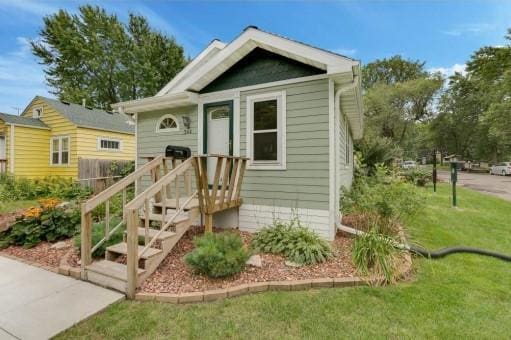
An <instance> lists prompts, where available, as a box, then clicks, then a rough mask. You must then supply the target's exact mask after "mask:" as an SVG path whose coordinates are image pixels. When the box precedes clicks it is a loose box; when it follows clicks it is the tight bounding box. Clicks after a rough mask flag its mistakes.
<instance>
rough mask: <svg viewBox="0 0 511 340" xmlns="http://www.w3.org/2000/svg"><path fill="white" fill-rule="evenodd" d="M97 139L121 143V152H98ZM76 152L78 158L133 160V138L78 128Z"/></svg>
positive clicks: (128, 135)
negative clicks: (104, 138)
mask: <svg viewBox="0 0 511 340" xmlns="http://www.w3.org/2000/svg"><path fill="white" fill-rule="evenodd" d="M99 137H106V138H111V139H115V140H120V141H122V151H101V150H98V138H99ZM76 152H77V155H78V158H91V159H110V160H135V136H134V135H130V134H125V133H118V132H108V131H99V130H94V129H86V128H78V130H77V144H76Z"/></svg>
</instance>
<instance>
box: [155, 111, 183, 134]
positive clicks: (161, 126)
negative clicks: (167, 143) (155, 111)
mask: <svg viewBox="0 0 511 340" xmlns="http://www.w3.org/2000/svg"><path fill="white" fill-rule="evenodd" d="M169 131H179V125H178V123H177V118H176V117H175V116H174V115H171V114H167V115H164V116H163V117H161V118H160V120H159V121H158V124H157V125H156V132H169Z"/></svg>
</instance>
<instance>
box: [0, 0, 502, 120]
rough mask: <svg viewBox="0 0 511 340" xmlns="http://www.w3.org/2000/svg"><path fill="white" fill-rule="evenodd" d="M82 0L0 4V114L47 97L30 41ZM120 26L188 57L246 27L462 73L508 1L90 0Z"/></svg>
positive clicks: (490, 37) (495, 38)
mask: <svg viewBox="0 0 511 340" xmlns="http://www.w3.org/2000/svg"><path fill="white" fill-rule="evenodd" d="M85 3H86V2H84V1H72V0H69V1H42V0H0V22H1V23H2V24H1V25H0V112H5V113H16V112H17V110H18V109H17V108H24V107H25V106H26V105H27V104H28V102H29V101H30V99H32V97H33V96H35V95H37V94H39V95H48V90H49V89H48V88H47V87H46V85H45V81H44V73H43V69H42V67H41V66H40V65H38V64H37V61H36V59H35V58H34V57H33V56H32V55H31V53H30V49H29V46H28V42H29V41H30V40H31V39H35V38H37V35H38V31H39V30H40V28H41V26H42V18H43V16H44V15H47V14H51V13H54V12H55V11H56V10H58V9H59V8H65V9H67V10H69V11H71V12H76V11H77V8H78V6H79V5H80V4H85ZM88 3H91V4H101V5H102V6H103V7H105V8H106V9H107V10H108V11H111V12H114V13H116V14H117V15H118V16H119V18H121V20H125V19H126V18H127V14H128V12H129V11H132V12H135V13H138V14H142V15H145V16H146V17H148V18H149V22H150V23H151V24H152V25H153V27H155V28H157V29H159V30H161V31H163V32H165V33H167V34H170V35H174V36H175V37H176V40H177V41H178V42H179V43H181V44H182V45H183V46H184V47H185V51H186V53H187V55H189V56H191V57H193V56H195V55H196V54H197V53H198V52H200V51H201V49H202V48H204V47H205V46H206V45H207V44H208V43H209V42H210V41H211V40H212V39H213V38H219V39H221V40H222V41H226V42H228V41H230V40H232V39H233V38H234V37H235V36H236V35H237V34H239V32H240V31H241V30H242V29H243V28H244V27H246V26H247V25H256V26H259V27H260V28H261V29H264V30H268V31H272V32H276V33H279V34H282V35H285V36H289V37H292V38H294V39H297V40H300V41H303V42H306V43H309V44H312V45H315V46H318V47H322V48H326V49H329V50H332V51H336V52H339V53H342V54H345V55H348V56H351V57H353V58H355V59H359V60H361V61H362V62H363V63H368V62H370V61H372V60H374V59H376V58H384V57H388V56H392V55H394V54H401V55H403V56H404V57H406V58H411V59H419V60H423V61H426V62H427V64H426V65H427V68H428V69H434V70H439V71H442V72H444V73H445V74H450V73H452V71H453V70H462V69H463V65H464V63H465V62H466V60H467V59H468V58H469V56H470V54H471V53H472V52H473V51H475V50H476V49H478V48H479V47H481V46H484V45H503V44H505V40H504V35H505V33H506V29H507V28H508V27H511V1H504V0H502V1H497V0H495V1H491V0H487V1H470V0H468V1H299V2H293V1H281V2H271V1H260V2H256V1H245V2H234V1H223V2H214V1H202V2H198V1H179V2H174V1H120V0H117V1H89V2H88Z"/></svg>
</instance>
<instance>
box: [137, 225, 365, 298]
mask: <svg viewBox="0 0 511 340" xmlns="http://www.w3.org/2000/svg"><path fill="white" fill-rule="evenodd" d="M202 231H203V228H200V227H191V228H190V230H188V232H187V233H186V234H185V235H184V236H183V237H182V239H181V240H180V241H179V242H178V243H177V244H176V246H175V247H174V249H173V250H172V251H171V253H170V254H169V256H167V258H166V259H165V260H164V261H163V262H162V263H161V264H160V266H159V268H158V269H157V270H156V271H155V272H154V273H153V274H152V275H151V276H150V277H149V278H148V279H147V280H146V281H145V282H144V283H143V284H142V287H141V288H140V291H141V292H145V293H186V292H197V291H205V290H213V289H222V288H229V287H235V286H239V285H242V284H246V283H253V282H267V281H292V280H302V279H316V278H341V277H356V276H357V275H356V268H355V266H354V265H353V263H352V260H351V254H352V245H353V240H352V239H351V238H346V237H341V236H338V237H336V239H335V240H334V241H333V242H332V249H333V251H334V255H335V256H334V257H333V258H332V259H330V260H328V261H326V262H324V263H322V264H317V265H310V266H303V267H290V266H288V265H286V259H285V258H284V257H283V256H279V255H271V254H260V256H261V259H262V267H260V268H259V267H252V266H247V267H246V268H245V270H244V271H243V272H241V273H239V274H237V275H234V276H232V277H229V278H224V279H212V278H209V277H206V276H203V275H198V274H196V273H194V271H193V269H191V268H190V267H189V266H188V265H187V264H186V263H185V262H184V260H183V257H184V255H185V254H187V253H189V252H190V251H191V250H192V249H193V247H194V246H193V243H192V240H193V238H194V237H195V236H198V235H200V234H202ZM215 231H220V230H215ZM235 232H237V233H239V234H240V236H241V237H242V239H243V241H244V243H245V244H246V245H248V244H249V243H250V240H251V237H252V235H251V234H250V233H248V232H241V231H235Z"/></svg>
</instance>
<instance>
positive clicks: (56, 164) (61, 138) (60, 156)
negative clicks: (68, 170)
mask: <svg viewBox="0 0 511 340" xmlns="http://www.w3.org/2000/svg"><path fill="white" fill-rule="evenodd" d="M66 138H67V153H68V155H67V163H62V140H63V139H66ZM54 140H58V141H59V150H58V153H59V162H58V163H53V141H54ZM70 165H71V137H70V136H69V135H62V136H51V138H50V166H52V167H67V166H70Z"/></svg>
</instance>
